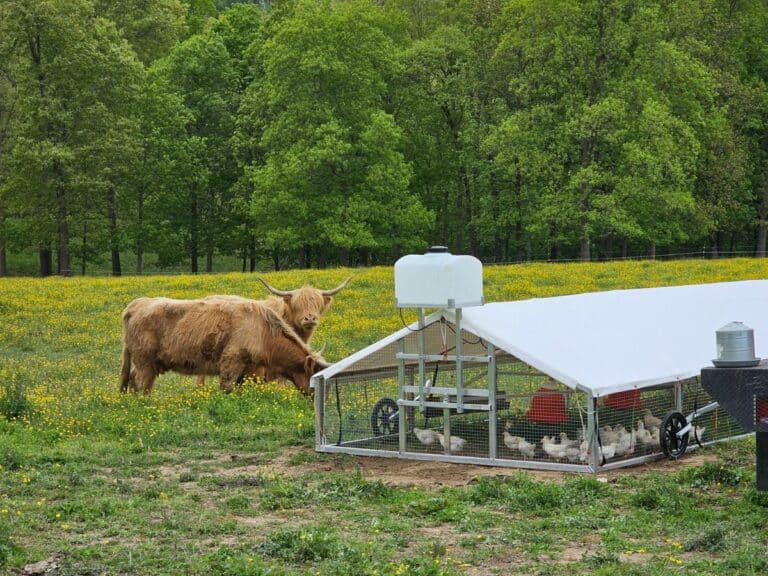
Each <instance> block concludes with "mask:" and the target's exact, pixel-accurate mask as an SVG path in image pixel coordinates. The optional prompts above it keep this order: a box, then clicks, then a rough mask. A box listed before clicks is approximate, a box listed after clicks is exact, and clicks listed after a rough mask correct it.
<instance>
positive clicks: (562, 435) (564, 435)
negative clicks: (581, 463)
mask: <svg viewBox="0 0 768 576" xmlns="http://www.w3.org/2000/svg"><path fill="white" fill-rule="evenodd" d="M560 444H562V445H563V446H578V444H579V441H578V440H571V439H570V438H568V434H567V433H566V432H560Z"/></svg>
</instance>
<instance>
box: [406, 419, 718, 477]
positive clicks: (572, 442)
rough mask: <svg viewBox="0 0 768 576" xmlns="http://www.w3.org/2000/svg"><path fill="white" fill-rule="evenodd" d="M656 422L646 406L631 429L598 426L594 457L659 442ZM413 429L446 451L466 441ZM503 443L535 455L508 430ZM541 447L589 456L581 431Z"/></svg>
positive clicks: (572, 458)
mask: <svg viewBox="0 0 768 576" xmlns="http://www.w3.org/2000/svg"><path fill="white" fill-rule="evenodd" d="M660 426H661V419H660V418H658V417H656V416H654V415H653V413H652V412H651V411H650V410H649V409H647V408H646V409H645V410H644V412H643V418H642V419H641V420H638V421H637V425H636V427H635V428H633V429H632V430H631V431H629V430H627V429H626V428H625V427H624V425H623V424H617V425H616V426H610V425H605V426H602V427H600V429H599V430H598V434H599V437H600V442H599V443H598V450H599V452H598V458H600V459H604V460H610V459H611V458H618V457H620V456H628V455H630V454H633V453H634V452H635V449H636V448H637V447H638V446H648V447H650V448H653V447H654V446H659V431H660ZM413 433H414V435H415V436H416V438H417V439H418V440H419V442H421V443H422V444H424V445H425V446H429V445H431V444H434V443H435V441H437V442H439V443H440V445H441V446H442V447H443V448H445V447H446V443H448V445H449V450H450V452H459V451H461V450H462V449H464V447H465V445H466V440H465V439H464V438H460V437H458V436H450V439H449V440H446V437H445V435H444V434H441V433H440V432H437V431H435V430H430V429H428V428H426V429H423V428H414V429H413ZM690 434H691V435H695V437H696V438H699V439H700V438H701V437H702V435H703V434H704V427H701V426H699V427H696V426H694V427H693V429H692V430H691V432H690ZM504 445H505V446H506V447H507V448H509V449H510V450H512V451H514V452H518V453H520V454H522V455H523V456H525V457H527V458H533V457H534V456H535V455H536V449H537V444H536V443H533V442H529V441H528V440H526V439H525V438H523V437H522V436H515V435H513V434H511V433H510V432H509V430H504ZM541 448H542V450H543V451H544V453H545V454H546V455H547V456H549V457H550V458H552V459H554V460H565V461H568V462H581V463H585V462H587V461H588V460H589V454H590V442H589V441H588V440H587V439H586V438H584V434H583V432H582V433H581V434H580V435H579V438H577V439H571V438H569V437H568V434H567V433H566V432H561V433H560V435H559V437H556V436H544V437H543V438H542V439H541Z"/></svg>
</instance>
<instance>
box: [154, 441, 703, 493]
mask: <svg viewBox="0 0 768 576" xmlns="http://www.w3.org/2000/svg"><path fill="white" fill-rule="evenodd" d="M717 460H718V457H717V455H715V454H707V453H699V452H698V451H696V452H693V453H690V454H687V455H685V456H683V457H682V458H681V459H679V460H669V459H667V458H662V459H659V460H656V461H654V462H648V463H646V464H639V465H637V466H631V467H627V468H619V469H616V470H607V471H604V472H600V473H598V474H597V475H596V478H597V479H598V480H600V481H603V482H613V481H615V480H616V479H617V478H621V477H627V476H639V475H642V474H646V473H650V472H653V473H663V472H673V471H677V470H681V469H684V468H688V467H691V466H701V465H702V464H704V463H706V462H712V461H717ZM206 463H207V464H209V465H210V467H211V468H210V470H209V472H208V473H211V474H215V475H216V476H220V477H223V478H228V477H229V478H233V482H241V481H242V480H237V479H235V477H244V478H247V477H256V476H258V475H259V474H263V473H265V472H270V473H274V474H278V475H285V476H303V475H315V474H318V475H320V474H323V473H333V472H351V471H353V470H355V469H359V470H360V473H361V474H362V477H363V478H364V479H366V480H369V481H375V480H380V481H382V482H384V483H385V484H389V485H393V486H419V487H435V486H466V485H467V484H470V483H472V482H473V481H474V480H475V479H477V478H480V477H487V476H493V477H504V476H509V475H512V474H519V473H521V472H522V473H524V474H528V475H530V476H531V477H533V478H537V479H541V480H549V481H553V480H561V479H564V478H568V477H569V476H573V475H574V474H575V473H573V472H558V471H548V470H526V469H521V468H506V467H499V466H477V465H472V464H452V463H449V462H433V461H428V460H406V459H398V458H386V457H370V456H350V455H346V454H322V453H317V452H315V451H314V450H312V449H310V448H304V447H289V448H285V449H284V450H282V451H281V452H280V453H279V454H278V455H277V456H276V457H274V458H273V459H271V460H269V459H268V458H265V457H263V456H260V457H253V456H249V455H247V454H242V455H241V454H225V455H222V456H221V457H220V458H218V459H217V460H215V461H210V462H206ZM184 471H186V470H185V468H184V467H180V466H167V467H162V468H161V469H160V475H161V476H162V477H164V478H172V477H178V475H179V474H180V473H181V472H184Z"/></svg>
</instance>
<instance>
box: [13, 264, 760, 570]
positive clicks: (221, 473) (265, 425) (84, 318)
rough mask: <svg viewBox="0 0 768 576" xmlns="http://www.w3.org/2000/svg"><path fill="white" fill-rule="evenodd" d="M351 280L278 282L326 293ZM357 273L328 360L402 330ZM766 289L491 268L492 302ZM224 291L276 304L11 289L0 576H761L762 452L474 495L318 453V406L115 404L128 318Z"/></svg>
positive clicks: (170, 379)
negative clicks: (123, 316)
mask: <svg viewBox="0 0 768 576" xmlns="http://www.w3.org/2000/svg"><path fill="white" fill-rule="evenodd" d="M349 272H350V271H349V270H328V271H306V272H291V273H280V274H274V275H268V280H269V281H270V282H274V283H275V284H276V285H278V286H282V287H291V286H294V285H300V284H303V283H305V282H309V283H312V284H316V285H320V286H332V285H335V284H337V283H338V281H340V279H342V278H343V277H345V276H346V275H347V274H349ZM353 272H354V274H355V280H353V283H352V284H351V285H350V287H349V288H348V289H347V290H346V291H345V292H342V293H341V294H339V296H338V297H337V299H336V301H335V302H334V304H333V306H332V308H331V310H330V311H329V313H328V314H327V315H326V316H325V318H324V319H323V323H322V325H321V327H320V329H319V331H318V334H317V337H316V339H317V343H318V345H321V344H322V343H328V353H327V356H328V357H329V358H330V359H332V360H336V359H338V358H340V357H342V356H344V355H346V354H348V353H350V352H351V351H353V350H356V349H358V348H360V347H361V346H364V345H366V344H368V343H370V342H373V341H375V340H377V339H378V338H381V337H382V336H384V335H386V334H388V333H389V332H391V331H393V330H395V329H397V328H398V327H399V325H400V320H399V318H398V317H397V315H396V312H395V310H394V309H393V307H392V276H391V269H383V268H378V269H367V270H359V271H353ZM766 272H768V264H766V263H764V262H763V261H761V260H731V261H722V262H713V261H702V262H687V263H680V262H670V263H634V262H630V263H610V264H605V265H601V264H591V265H574V264H569V265H521V266H508V267H492V268H490V267H489V268H487V269H486V297H487V299H488V300H489V301H494V300H503V299H514V298H522V297H528V296H546V295H552V294H557V293H574V292H583V291H588V290H603V289H615V288H620V287H638V286H653V285H664V284H683V283H691V282H703V281H715V280H719V279H723V280H725V279H739V278H763V277H766ZM222 292H224V293H237V294H243V295H253V296H255V297H262V296H263V295H264V294H263V290H261V289H260V288H259V287H258V286H257V285H256V283H255V282H254V279H253V277H252V276H250V275H217V276H200V277H191V276H177V277H167V276H166V277H146V278H129V279H125V278H124V279H104V278H102V279H68V280H64V279H46V280H39V279H38V280H34V279H5V280H0V313H1V314H2V322H3V326H2V327H3V330H2V331H0V360H2V362H0V574H3V573H8V574H18V573H19V572H20V569H21V567H23V566H24V565H26V564H29V563H32V562H36V561H39V560H43V559H46V558H50V557H53V556H55V557H56V559H57V562H58V563H59V566H60V567H59V569H58V571H57V572H56V574H62V575H85V574H126V575H127V574H152V575H155V574H169V575H171V574H172V575H176V574H194V575H197V574H199V575H204V574H205V575H209V574H213V575H233V576H234V575H246V576H247V575H267V574H269V575H273V576H274V575H281V576H282V575H284V576H298V575H304V574H322V575H335V574H338V575H358V574H359V575H364V576H366V575H371V576H372V575H374V574H376V575H389V574H393V575H394V574H400V575H446V576H453V575H461V574H557V575H558V576H559V575H561V574H563V573H567V574H605V575H608V574H611V575H612V574H619V575H621V574H627V575H629V574H631V575H640V576H644V575H651V574H653V575H656V574H659V573H663V572H671V573H681V574H682V573H685V574H723V575H726V574H727V575H733V574H739V575H742V574H745V575H748V574H763V573H765V571H766V570H768V555H766V552H765V551H766V549H767V548H768V496H767V495H766V494H764V493H759V492H757V491H756V490H755V476H754V450H755V444H754V439H753V438H748V439H746V440H742V441H739V442H732V443H728V444H723V445H719V446H717V447H714V448H708V449H705V450H704V451H703V452H702V453H703V454H705V455H707V456H708V458H707V460H706V461H705V462H702V463H701V464H699V465H691V464H689V462H691V461H693V456H688V455H686V456H685V457H683V459H682V461H681V462H679V463H678V464H676V465H674V466H668V467H656V468H652V469H649V468H648V467H645V466H643V467H638V468H636V469H629V470H624V471H622V472H619V473H612V474H610V475H607V476H601V477H593V476H583V477H582V476H577V475H568V474H562V475H559V476H558V475H554V474H549V475H537V474H533V473H528V472H524V471H515V470H508V469H499V470H498V471H497V473H496V474H490V475H483V476H479V477H477V478H472V477H471V476H470V475H466V474H464V473H463V472H462V470H463V469H462V468H461V467H458V466H456V467H454V468H452V470H455V476H456V477H458V478H466V482H463V483H461V482H451V483H449V485H441V484H440V483H439V482H438V481H437V480H436V481H434V482H431V481H430V478H429V474H430V471H431V470H433V468H430V466H431V464H430V463H424V464H422V465H420V466H421V467H420V468H415V469H414V468H409V469H408V470H403V469H402V468H403V467H402V466H401V463H400V462H398V461H397V460H388V461H384V462H382V463H379V464H378V466H377V467H376V468H373V467H371V466H370V464H369V463H366V462H364V461H362V460H361V459H357V458H353V457H350V456H334V455H326V454H318V453H315V452H314V451H313V449H312V448H313V444H314V418H313V414H312V407H311V406H310V404H309V403H308V402H307V400H305V399H304V398H302V397H301V396H299V395H298V394H297V393H296V392H295V391H294V390H292V389H289V388H286V387H281V386H279V385H276V384H257V383H246V385H245V386H244V387H243V388H242V389H240V390H238V391H236V392H235V393H233V394H231V395H224V394H222V393H220V392H219V391H218V390H217V388H216V383H215V382H213V381H210V382H208V383H207V386H206V387H205V388H202V389H198V388H196V386H195V384H194V382H193V379H192V378H188V377H181V376H176V375H171V374H168V375H164V376H162V377H161V378H160V380H159V382H158V385H157V388H156V391H155V393H153V395H152V396H151V397H149V398H145V397H134V396H123V395H120V394H119V393H118V391H117V371H118V363H119V351H120V322H119V316H120V311H121V310H122V308H123V306H124V305H125V304H126V303H127V302H128V301H129V300H130V299H131V298H133V297H136V296H139V295H143V294H147V295H159V294H167V295H171V296H176V297H190V298H191V297H197V296H202V295H205V294H211V293H222ZM407 319H408V320H411V318H407ZM713 345H714V344H713ZM697 461H698V460H697ZM410 464H413V463H410ZM361 467H362V468H361ZM371 470H373V472H372V471H371ZM375 470H382V471H383V470H386V471H387V472H388V473H387V475H386V477H382V478H379V477H377V475H376V473H375ZM419 470H420V471H419ZM444 474H445V473H443V476H441V478H445V475H444ZM392 478H399V480H400V481H399V482H392V481H391V479H392Z"/></svg>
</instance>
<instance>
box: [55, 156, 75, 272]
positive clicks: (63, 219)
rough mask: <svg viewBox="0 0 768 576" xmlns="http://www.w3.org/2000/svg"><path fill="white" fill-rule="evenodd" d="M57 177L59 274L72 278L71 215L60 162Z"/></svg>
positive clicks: (56, 169)
mask: <svg viewBox="0 0 768 576" xmlns="http://www.w3.org/2000/svg"><path fill="white" fill-rule="evenodd" d="M53 171H54V174H55V175H56V203H57V205H58V206H57V208H58V210H57V213H56V225H57V231H58V256H59V257H58V272H59V274H60V275H61V276H72V257H71V255H70V253H69V222H68V218H69V214H68V206H67V194H66V190H65V188H64V169H63V167H62V166H61V164H60V163H59V162H54V165H53Z"/></svg>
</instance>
